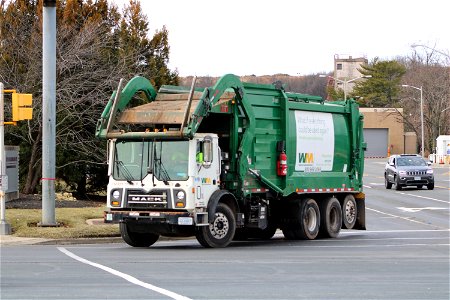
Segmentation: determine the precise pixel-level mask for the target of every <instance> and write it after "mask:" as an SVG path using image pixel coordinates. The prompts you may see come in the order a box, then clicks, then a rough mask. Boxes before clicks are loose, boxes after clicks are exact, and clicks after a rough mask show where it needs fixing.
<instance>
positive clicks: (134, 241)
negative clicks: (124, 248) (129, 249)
mask: <svg viewBox="0 0 450 300" xmlns="http://www.w3.org/2000/svg"><path fill="white" fill-rule="evenodd" d="M119 227H120V235H121V236H122V239H123V240H124V241H125V243H127V244H128V245H130V246H133V247H150V246H151V245H153V244H154V243H156V241H157V240H158V239H159V235H158V234H154V233H148V232H145V233H143V232H135V231H131V230H130V225H128V224H127V223H120V225H119Z"/></svg>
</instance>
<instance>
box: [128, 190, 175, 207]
mask: <svg viewBox="0 0 450 300" xmlns="http://www.w3.org/2000/svg"><path fill="white" fill-rule="evenodd" d="M168 195H169V191H166V190H156V191H151V192H150V193H145V192H143V191H135V190H129V191H127V204H128V207H130V208H166V207H167V203H168V200H169V196H168Z"/></svg>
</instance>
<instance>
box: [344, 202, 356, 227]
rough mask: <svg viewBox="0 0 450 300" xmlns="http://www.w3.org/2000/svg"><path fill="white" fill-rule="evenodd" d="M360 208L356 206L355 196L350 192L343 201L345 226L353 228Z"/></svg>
mask: <svg viewBox="0 0 450 300" xmlns="http://www.w3.org/2000/svg"><path fill="white" fill-rule="evenodd" d="M357 215H358V208H357V206H356V201H355V197H353V195H351V194H349V195H347V196H345V198H344V201H342V225H343V228H347V229H352V228H353V227H354V226H355V224H356V216H357Z"/></svg>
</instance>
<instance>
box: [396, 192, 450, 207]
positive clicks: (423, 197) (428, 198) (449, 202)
mask: <svg viewBox="0 0 450 300" xmlns="http://www.w3.org/2000/svg"><path fill="white" fill-rule="evenodd" d="M397 193H398V194H402V195H406V196H412V197H417V198H422V199H427V200H432V201H437V202H442V203H447V204H450V201H444V200H439V199H435V198H431V197H425V196H419V195H414V194H408V193H402V192H397Z"/></svg>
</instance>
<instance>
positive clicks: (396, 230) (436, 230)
mask: <svg viewBox="0 0 450 300" xmlns="http://www.w3.org/2000/svg"><path fill="white" fill-rule="evenodd" d="M447 231H449V232H450V229H419V230H415V229H394V230H363V231H359V230H352V231H341V232H340V233H339V235H341V234H364V233H409V232H411V233H418V232H447Z"/></svg>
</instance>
